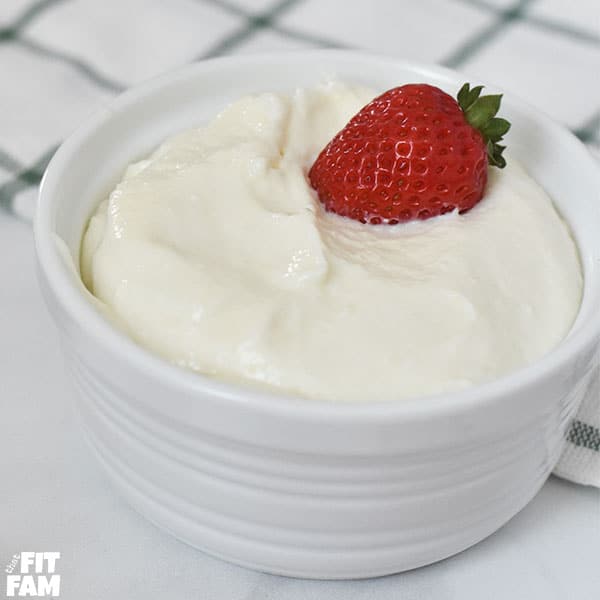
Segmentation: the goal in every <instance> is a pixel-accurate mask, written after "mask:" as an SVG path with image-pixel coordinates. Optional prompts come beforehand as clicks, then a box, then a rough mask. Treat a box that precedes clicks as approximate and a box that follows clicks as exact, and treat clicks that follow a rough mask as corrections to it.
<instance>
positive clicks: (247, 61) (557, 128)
mask: <svg viewBox="0 0 600 600" xmlns="http://www.w3.org/2000/svg"><path fill="white" fill-rule="evenodd" d="M325 55H326V56H327V58H328V59H329V60H336V59H337V60H361V61H364V60H365V59H366V60H373V61H376V62H377V63H378V64H381V63H386V62H387V63H389V64H390V65H393V66H394V67H396V68H397V67H402V68H405V69H407V70H411V71H413V72H414V73H415V74H419V75H421V76H423V77H435V78H436V79H438V80H439V79H443V80H445V81H447V82H449V83H454V82H455V81H456V80H458V79H461V75H460V73H459V72H457V71H454V70H452V69H448V68H446V67H442V66H437V65H433V64H425V63H419V62H415V61H410V60H402V59H397V58H393V57H390V56H385V55H378V54H375V53H371V52H366V51H355V50H312V51H300V52H286V53H281V54H260V53H257V54H250V55H243V56H224V57H217V58H211V59H208V60H204V61H199V62H196V63H192V64H189V65H186V66H184V67H181V68H178V69H175V70H173V71H170V72H167V73H164V74H162V75H159V76H157V77H154V78H152V79H149V80H147V81H145V82H143V83H141V84H139V85H135V86H133V87H132V88H130V89H129V90H127V91H125V92H124V93H122V94H119V95H118V96H116V97H115V98H114V99H113V100H112V101H111V102H109V103H107V104H106V105H105V106H104V107H103V108H101V109H100V110H98V111H97V112H96V113H95V114H93V115H92V116H91V117H90V118H88V119H87V120H86V121H85V122H84V123H83V124H82V125H81V126H80V127H78V128H77V129H76V130H75V131H74V132H73V133H72V134H71V135H70V136H69V137H68V138H67V139H66V140H65V141H64V142H63V143H62V144H61V145H60V147H59V149H58V150H57V152H56V153H55V154H54V156H53V158H52V160H51V161H50V163H49V164H48V166H47V168H46V171H45V173H44V176H43V178H42V181H41V184H40V188H39V194H38V200H37V206H36V213H35V218H34V239H35V251H36V259H37V265H38V273H39V276H40V277H43V278H44V279H45V282H46V283H47V285H48V287H49V288H50V289H51V291H52V294H53V295H54V298H55V299H56V301H57V302H58V304H59V305H60V307H61V308H62V309H63V310H64V311H65V312H66V313H67V314H68V315H69V316H70V318H72V319H73V320H74V321H75V322H76V323H77V325H78V326H79V327H80V328H81V330H82V331H83V332H85V333H87V334H88V335H90V336H91V337H93V338H94V339H95V340H96V341H97V342H98V343H100V344H101V345H102V346H103V347H104V349H106V350H108V351H109V352H111V353H112V354H114V355H116V356H118V357H119V359H120V360H121V361H123V362H124V363H127V364H131V365H132V366H133V367H135V368H136V369H137V370H138V371H140V372H143V373H144V374H145V375H146V376H148V377H149V378H150V379H158V380H160V381H162V382H163V383H166V384H168V385H169V386H171V387H172V388H178V389H179V390H180V391H185V392H186V393H191V394H200V395H204V394H210V395H211V396H213V397H216V398H218V399H219V400H222V401H226V402H230V403H232V404H234V405H235V404H243V405H244V406H245V407H247V408H254V409H256V410H259V411H262V412H267V413H272V414H279V415H287V416H292V417H293V416H294V415H301V416H303V417H306V418H309V419H312V418H315V419H320V420H323V419H325V420H343V421H356V420H362V419H365V418H371V419H374V420H378V421H381V420H389V419H390V418H418V419H421V418H424V417H427V416H431V415H432V414H435V415H437V416H440V415H451V414H456V413H459V412H463V411H468V410H470V409H472V408H474V407H476V406H479V407H483V406H485V405H487V404H488V403H493V402H495V401H496V400H497V399H499V398H506V397H507V395H512V394H514V393H515V392H517V391H519V392H523V391H524V390H528V389H530V388H531V387H533V386H534V385H535V384H536V383H537V382H538V381H539V380H541V379H543V378H545V377H548V376H550V375H552V374H555V373H557V372H558V371H559V370H560V369H561V367H563V366H564V365H565V363H567V362H568V361H569V359H571V358H573V357H574V356H577V355H579V354H580V353H581V352H582V351H585V350H589V349H591V348H592V347H594V346H597V344H598V339H599V338H600V311H598V312H597V313H596V314H595V315H594V316H593V318H590V323H589V324H588V325H587V326H586V327H584V328H581V327H580V328H579V330H578V331H577V332H575V333H572V332H570V333H569V334H568V335H567V337H566V338H564V339H563V340H562V341H561V342H560V343H559V344H558V345H557V346H556V347H555V348H553V349H552V350H551V351H550V352H548V353H547V354H545V355H544V356H542V357H540V358H538V359H537V360H535V361H534V362H532V363H531V364H529V365H525V366H523V367H520V368H518V369H516V370H514V371H511V372H509V373H507V374H505V375H502V376H500V377H497V378H495V379H493V380H491V381H489V382H484V383H480V384H476V385H473V386H470V387H469V388H466V389H464V390H460V391H454V392H446V393H437V394H432V395H424V396H416V397H414V398H407V399H398V400H391V399H388V400H376V401H356V402H348V401H342V400H337V401H336V400H322V399H310V398H304V397H302V396H301V395H296V394H292V393H289V392H285V391H278V390H277V389H270V388H262V387H254V386H252V385H248V386H245V385H244V384H243V383H237V382H231V381H225V380H219V379H215V378H212V377H210V376H207V375H204V374H202V373H198V372H193V371H190V370H187V369H184V368H182V367H178V366H176V365H174V364H171V363H169V362H168V361H167V360H166V359H163V358H161V357H160V356H158V355H156V354H154V353H152V352H151V351H149V350H146V349H145V348H143V347H142V346H140V345H138V344H137V343H135V342H134V341H133V340H132V339H131V338H129V337H128V336H127V335H126V334H125V333H123V332H121V331H120V330H118V329H117V328H116V327H115V326H114V325H112V324H111V323H110V322H109V320H108V319H106V317H104V316H103V315H102V314H100V312H99V311H98V310H97V309H96V308H95V307H94V306H93V304H92V302H90V300H89V299H88V298H86V297H85V294H84V293H82V290H81V289H79V286H78V285H77V282H76V281H75V280H74V279H73V275H72V273H69V270H68V269H67V268H66V265H65V261H64V258H63V256H62V253H61V251H60V249H59V248H58V245H57V243H56V237H57V236H56V234H55V233H54V218H53V207H54V205H55V204H56V203H57V202H58V201H59V199H58V198H57V194H56V193H55V191H56V188H57V184H58V182H59V180H60V178H61V175H62V173H63V172H64V171H65V169H66V168H68V167H69V166H70V165H71V164H72V161H73V160H74V159H75V160H76V155H77V151H78V149H79V148H80V147H81V146H82V145H84V144H85V143H86V141H87V138H88V137H91V136H93V134H94V131H95V130H96V129H97V128H99V127H100V126H101V125H102V124H103V123H105V122H106V121H108V120H110V118H111V116H112V114H113V112H116V111H117V110H118V109H121V108H124V107H126V106H127V105H128V104H129V103H131V102H133V101H139V100H140V99H142V98H144V97H149V96H152V94H153V93H155V92H157V91H159V90H160V89H161V88H162V87H164V86H166V85H172V84H175V83H176V82H177V81H178V80H187V79H188V78H193V77H196V76H197V75H198V74H201V73H203V72H205V71H206V70H207V69H208V70H210V69H219V68H221V67H222V66H223V65H226V64H231V63H238V65H241V66H246V67H250V66H256V65H258V64H263V65H264V64H265V62H268V63H279V62H285V63H286V64H288V65H289V63H290V62H293V61H298V60H301V61H303V62H304V61H309V60H319V59H322V58H323V57H324V56H325ZM488 87H489V88H491V89H495V86H493V85H490V86H488ZM510 97H511V102H512V103H513V104H515V105H516V106H517V107H518V109H519V110H520V111H521V112H522V113H523V114H524V115H526V116H529V115H531V116H535V118H536V119H537V120H538V121H541V122H542V123H543V125H544V127H546V128H548V129H551V130H553V132H554V134H556V135H561V136H562V137H563V138H564V139H567V138H570V144H571V146H572V147H574V148H576V147H577V146H578V147H579V152H580V153H581V157H580V158H581V159H582V160H584V161H588V164H590V165H593V167H594V169H595V171H594V172H595V173H596V174H597V177H596V178H597V179H598V183H599V188H600V167H598V165H596V164H595V162H594V158H593V157H592V155H591V154H590V153H589V152H588V150H587V148H585V146H584V145H583V143H582V142H580V140H578V139H577V138H576V137H575V136H574V135H573V134H572V133H571V132H570V131H568V130H567V129H566V128H564V127H562V126H561V125H559V124H557V123H556V122H554V121H553V120H552V119H551V118H550V117H548V116H546V115H545V114H544V113H543V112H542V111H540V110H539V109H537V108H534V107H533V106H532V105H530V104H528V103H527V102H524V101H522V100H520V99H519V98H516V97H515V96H514V95H513V94H510ZM565 136H566V137H565ZM77 275H79V273H77ZM584 291H585V281H584ZM578 314H579V313H578ZM577 320H578V317H576V321H577Z"/></svg>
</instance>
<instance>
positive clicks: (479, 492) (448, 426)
mask: <svg viewBox="0 0 600 600" xmlns="http://www.w3.org/2000/svg"><path fill="white" fill-rule="evenodd" d="M69 329H71V331H74V333H75V337H69V336H64V338H63V347H64V351H65V357H66V363H67V368H68V371H69V373H70V374H71V376H72V380H73V382H74V384H75V388H76V390H77V392H78V394H77V395H78V400H79V401H78V407H79V412H80V415H81V418H82V421H83V425H84V430H85V433H86V436H87V439H88V441H89V442H90V445H91V447H92V448H93V450H94V452H95V454H96V456H97V457H98V459H99V460H100V463H101V464H102V466H103V467H104V469H105V471H106V473H107V474H108V475H109V477H110V479H111V480H112V482H113V483H114V484H115V485H116V486H117V488H119V490H120V491H121V493H122V494H123V495H124V496H125V497H126V498H127V499H128V500H129V502H130V503H131V504H132V505H133V506H134V507H135V508H136V509H137V510H138V511H139V512H141V513H142V514H143V515H145V516H146V517H147V518H148V519H150V520H151V521H152V522H154V523H155V524H156V525H158V526H159V527H161V528H163V529H166V530H168V531H169V532H171V533H172V534H174V535H175V536H176V537H178V538H179V539H181V540H183V541H185V542H187V543H189V544H191V545H193V546H195V547H197V548H199V549H201V550H204V551H206V552H208V553H210V554H212V555H214V556H218V557H221V558H224V559H226V560H228V561H231V562H234V563H238V564H240V565H243V566H247V567H250V568H253V569H257V570H260V571H265V572H270V573H276V574H281V575H289V576H296V577H310V578H327V579H335V578H362V577H371V576H378V575H385V574H389V573H395V572H399V571H403V570H406V569H411V568H414V567H418V566H421V565H425V564H429V563H432V562H435V561H437V560H440V559H443V558H445V557H448V556H450V555H452V554H455V553H457V552H459V551H461V550H463V549H465V548H467V547H469V546H471V545H473V544H475V543H476V542H478V541H480V540H481V539H483V538H485V537H486V536H488V535H490V534H491V533H493V532H494V531H496V530H497V529H498V528H499V527H500V526H501V525H503V524H504V523H505V522H506V521H508V520H509V519H510V518H511V517H512V516H513V515H515V514H516V513H517V512H518V511H519V510H520V509H521V508H523V507H524V506H525V504H527V502H529V500H531V498H532V497H533V496H534V495H535V494H536V492H537V491H538V490H539V488H540V487H541V485H542V484H543V482H544V481H545V480H546V478H547V477H548V475H549V473H550V471H551V469H552V467H553V465H554V464H555V463H556V461H557V460H558V457H559V454H560V452H561V449H562V448H563V444H564V440H565V432H566V429H567V426H568V424H569V421H570V420H571V419H572V417H573V415H574V411H575V410H576V408H577V406H578V404H579V402H580V400H581V397H582V394H583V392H584V390H585V387H586V380H587V377H588V373H589V372H590V368H589V367H590V365H591V357H589V360H579V361H577V365H574V368H575V369H578V373H575V372H574V371H572V372H571V375H570V376H569V377H568V378H566V379H564V380H563V381H562V382H561V381H556V382H554V383H551V384H550V385H549V386H548V385H545V386H543V388H544V389H540V390H534V391H530V392H529V397H524V398H522V399H519V400H518V401H517V403H521V404H523V403H526V404H527V405H528V406H529V407H530V408H531V410H529V411H524V410H520V411H514V412H513V413H512V416H511V414H510V410H508V411H507V410H503V411H502V418H498V419H493V417H492V420H491V421H490V416H491V415H490V414H486V413H485V411H484V412H483V413H481V414H479V412H478V411H477V410H475V411H469V412H468V413H465V414H464V415H455V416H454V417H453V418H452V419H450V420H448V421H446V422H443V420H442V421H437V420H435V419H434V420H430V422H412V423H411V422H404V423H402V422H397V423H392V424H390V426H391V429H392V430H395V433H396V435H397V437H398V440H399V443H398V444H389V439H390V437H389V435H388V434H389V431H388V428H387V427H383V425H382V424H381V423H380V422H372V423H369V422H366V423H362V424H360V425H359V426H360V429H361V433H360V435H357V433H356V430H355V427H356V424H354V423H348V424H347V425H346V431H344V423H337V424H335V427H336V429H337V431H336V436H335V439H337V440H344V439H345V440H346V444H345V451H344V448H341V447H338V448H335V447H330V448H329V450H328V449H327V446H328V444H330V443H331V438H330V439H329V440H327V439H326V438H327V436H328V432H327V427H326V426H320V427H318V426H317V424H315V423H313V424H310V423H297V422H296V423H293V424H291V423H289V422H287V420H286V418H285V417H284V416H281V417H275V418H273V417H272V416H270V417H267V416H262V417H261V415H254V419H251V420H250V421H251V422H250V423H249V429H250V432H251V435H252V436H253V437H254V439H253V440H252V441H250V440H249V439H240V436H239V435H238V434H237V433H236V429H237V428H236V427H233V426H232V427H231V431H230V432H229V433H228V432H227V419H228V418H229V417H228V416H227V415H226V416H225V426H224V425H223V421H222V420H221V419H220V418H217V415H216V413H217V412H218V410H217V411H215V406H216V404H215V402H216V403H218V402H219V399H218V398H217V399H211V398H208V397H206V398H203V397H196V398H193V399H186V398H182V397H180V396H179V395H178V393H177V391H176V390H172V391H171V392H170V393H169V390H168V389H161V387H160V386H156V387H153V386H150V387H149V386H148V382H147V381H146V380H147V377H146V376H145V375H144V374H138V373H136V372H135V371H133V370H131V371H130V370H128V369H127V367H126V365H122V364H121V365H117V364H116V363H115V362H114V361H113V360H112V359H111V357H110V356H107V355H103V354H102V351H101V350H100V349H98V348H95V347H94V344H93V340H85V339H83V338H81V336H79V337H78V336H77V333H78V332H77V330H76V329H73V328H70V327H69V326H68V325H66V324H65V326H63V327H61V330H62V331H68V330H69ZM123 367H125V368H123ZM575 380H577V384H576V385H573V383H574V382H575ZM540 399H541V400H542V401H540ZM189 402H193V404H194V405H193V406H190V405H189ZM506 405H507V406H506V407H507V408H508V409H510V407H511V406H512V405H514V399H507V402H506ZM486 410H487V411H489V410H490V409H489V407H488V408H487V409H486ZM491 412H492V413H493V411H491ZM238 418H240V419H243V418H244V416H243V414H240V415H239V416H238ZM261 418H262V433H263V434H264V435H261ZM256 419H258V425H257V422H256ZM231 423H232V425H233V423H234V420H232V421H231ZM490 423H491V424H492V425H493V426H492V427H490ZM311 425H312V428H313V435H311V434H310V431H308V430H307V431H303V429H306V428H307V427H308V429H310V428H311ZM290 427H292V430H290V431H289V433H288V435H289V437H288V441H289V443H290V447H289V448H285V447H283V446H282V445H281V444H280V443H279V442H278V440H271V439H269V435H268V434H269V432H272V431H274V430H277V429H279V430H280V431H285V430H288V429H289V428H290ZM379 436H381V437H379ZM402 438H408V439H407V440H406V441H407V443H402ZM417 438H419V439H421V440H422V441H423V444H422V445H421V446H420V445H419V444H418V443H415V440H416V439H417ZM353 439H355V440H357V441H356V445H354V444H353V443H352V440H353ZM360 439H370V440H371V442H370V443H369V444H368V446H369V447H367V448H360V441H359V440H360ZM334 443H335V440H334ZM323 446H325V447H323Z"/></svg>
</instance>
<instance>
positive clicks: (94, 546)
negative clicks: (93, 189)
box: [0, 213, 600, 600]
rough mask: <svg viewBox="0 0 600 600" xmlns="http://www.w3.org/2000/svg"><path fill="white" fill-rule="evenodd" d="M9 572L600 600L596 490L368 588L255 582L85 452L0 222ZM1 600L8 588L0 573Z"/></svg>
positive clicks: (30, 290)
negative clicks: (174, 531)
mask: <svg viewBox="0 0 600 600" xmlns="http://www.w3.org/2000/svg"><path fill="white" fill-rule="evenodd" d="M0 248H1V250H2V259H1V260H0V281H1V282H2V285H1V287H0V411H1V412H0V566H1V567H4V565H5V564H6V563H8V562H9V560H10V557H11V556H12V555H13V554H14V553H17V552H20V551H27V550H32V551H60V552H61V553H62V556H61V559H60V561H59V562H58V564H57V567H58V568H57V572H58V573H60V575H61V577H62V580H61V586H62V590H61V596H60V597H61V598H64V599H67V600H100V599H102V600H104V599H109V598H110V599H111V600H121V599H126V600H138V599H139V600H141V599H144V600H147V599H154V598H157V599H158V598H161V599H162V598H169V599H170V600H179V599H186V600H187V599H202V600H213V599H214V600H238V599H239V600H242V599H256V600H263V599H265V600H267V599H277V600H313V599H338V598H339V599H340V600H358V599H361V600H362V599H365V600H366V599H371V598H376V599H381V600H387V599H389V600H392V599H394V600H397V599H402V600H413V599H415V600H416V599H419V600H420V599H428V598H435V599H436V600H446V599H460V600H470V599H474V600H475V599H477V600H480V599H483V598H485V599H486V600H507V599H510V600H521V599H522V600H537V599H538V598H539V599H543V600H566V599H570V598H574V599H577V600H597V599H598V598H599V597H600V569H598V566H599V557H600V491H599V490H597V489H592V488H585V487H581V486H575V485H572V484H569V483H566V482H564V481H561V480H559V479H556V478H551V479H550V480H549V481H548V482H547V483H546V485H545V486H544V488H543V489H542V491H541V492H540V494H539V495H538V496H537V497H536V498H535V499H534V500H533V502H531V504H530V505H529V506H527V507H526V508H525V510H523V511H522V512H521V513H520V514H519V515H518V516H517V517H515V518H514V519H513V520H512V521H511V522H510V523H509V524H508V525H506V526H505V527H504V528H503V529H501V530H500V531H499V532H497V533H496V534H495V535H493V536H491V537H490V538H488V539H487V540H485V541H484V542H482V543H480V544H479V545H477V546H476V547H474V548H471V549H470V550H467V551H466V552H463V553H462V554H460V555H458V556H455V557H453V558H450V559H448V560H445V561H443V562H441V563H438V564H436V565H433V566H430V567H425V568H422V569H417V570H415V571H411V572H408V573H403V574H400V575H395V576H390V577H384V578H380V579H373V580H365V581H353V582H352V581H348V582H345V581H342V582H319V581H303V580H294V579H286V578H282V577H275V576H270V575H264V574H260V573H255V572H252V571H248V570H246V569H242V568H239V567H235V566H232V565H229V564H227V563H224V562H222V561H220V560H217V559H213V558H210V557H208V556H206V555H204V554H202V553H201V552H199V551H197V550H194V549H192V548H190V547H188V546H185V545H184V544H182V543H180V542H178V541H177V540H175V539H172V538H171V537H170V536H168V535H167V534H165V533H163V532H161V531H159V530H157V529H156V528H155V527H154V526H153V525H151V524H149V523H148V522H146V521H145V520H144V519H143V518H142V517H140V516H138V515H137V514H136V513H135V512H134V511H133V510H132V509H130V508H129V507H128V506H127V505H126V504H125V503H124V502H123V501H122V500H121V498H120V497H119V496H117V495H116V493H115V492H114V491H113V489H112V488H111V487H110V486H109V484H108V482H107V481H106V480H105V478H104V476H103V474H102V473H101V472H100V470H99V469H98V468H97V465H96V463H95V461H94V459H93V457H92V456H91V454H90V453H89V451H88V449H87V446H86V445H85V443H84V441H83V439H82V437H81V434H80V431H79V427H78V422H77V417H76V413H75V410H74V404H73V402H72V400H73V397H72V394H71V390H70V389H69V384H68V381H67V378H66V376H65V373H64V371H63V366H62V360H61V356H60V353H59V345H58V339H57V336H56V333H55V331H54V328H53V325H52V324H51V322H50V320H49V317H48V315H47V313H46V310H45V307H44V306H43V304H42V300H41V298H40V294H39V291H38V288H37V284H36V282H35V277H34V261H33V242H32V232H31V229H30V227H29V225H26V224H22V223H19V222H16V221H15V220H14V219H12V218H10V217H8V216H7V215H4V214H2V213H0ZM0 582H1V583H0V598H4V597H5V589H4V585H5V576H4V573H3V572H2V571H0Z"/></svg>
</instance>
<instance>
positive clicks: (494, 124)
mask: <svg viewBox="0 0 600 600" xmlns="http://www.w3.org/2000/svg"><path fill="white" fill-rule="evenodd" d="M482 89H483V86H481V85H478V86H475V87H474V88H473V89H471V86H470V84H469V83H465V84H464V85H463V86H462V87H461V88H460V91H459V92H458V95H457V100H458V104H459V106H460V107H461V108H462V110H463V112H464V114H465V118H466V119H467V122H468V123H469V124H470V125H471V126H472V127H473V128H475V129H477V130H478V131H479V132H480V133H481V135H482V136H483V139H484V141H485V143H486V146H487V152H488V160H489V164H490V165H493V166H495V167H499V168H500V169H502V168H504V167H505V166H506V160H505V159H504V157H503V156H502V152H504V149H505V146H501V145H500V144H498V142H500V141H502V138H503V136H504V135H505V134H506V133H507V132H508V130H509V129H510V123H509V122H508V121H507V120H506V119H503V118H501V117H496V114H497V113H498V110H500V103H501V101H502V94H491V95H488V96H482V95H481V90H482Z"/></svg>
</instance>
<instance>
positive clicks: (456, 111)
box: [308, 83, 510, 225]
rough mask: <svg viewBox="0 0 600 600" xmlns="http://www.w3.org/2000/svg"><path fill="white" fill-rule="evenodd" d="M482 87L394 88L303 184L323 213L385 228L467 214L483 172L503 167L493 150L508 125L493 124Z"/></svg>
mask: <svg viewBox="0 0 600 600" xmlns="http://www.w3.org/2000/svg"><path fill="white" fill-rule="evenodd" d="M482 89H483V86H477V87H474V88H473V89H470V86H469V84H468V83H465V85H464V86H463V87H462V88H461V90H460V92H459V93H458V102H457V101H456V100H454V98H452V97H451V96H449V95H448V94H446V93H445V92H443V91H442V90H440V89H439V88H437V87H434V86H431V85H427V84H409V85H403V86H400V87H397V88H393V89H391V90H389V91H387V92H385V93H384V94H382V95H381V96H379V97H377V98H375V100H373V101H372V102H370V103H369V104H367V105H366V106H365V107H364V108H363V109H361V110H360V111H359V112H358V113H357V114H356V115H355V116H354V117H352V119H351V120H350V122H349V123H348V124H347V125H346V126H345V127H344V129H342V131H340V132H339V133H338V134H337V135H336V136H335V137H334V138H333V139H332V140H331V142H329V144H328V145H327V146H326V147H325V148H324V149H323V151H322V152H321V153H320V154H319V156H318V158H317V160H316V161H315V163H314V164H313V166H312V167H311V169H310V171H309V174H308V176H309V180H310V183H311V185H312V187H313V188H314V189H315V190H316V191H317V193H318V196H319V199H320V201H321V202H322V203H323V204H324V205H325V208H326V209H327V210H328V211H332V212H335V213H337V214H338V215H342V216H345V217H350V218H352V219H356V220H357V221H361V222H362V223H372V224H380V223H388V224H390V225H393V224H396V223H400V222H404V221H410V220H412V219H428V218H430V217H435V216H437V215H441V214H444V213H447V212H451V211H454V210H458V211H459V212H460V213H464V212H465V211H467V210H469V209H470V208H472V207H473V206H474V205H475V204H477V202H479V201H480V200H481V198H482V197H483V193H484V189H485V185H486V182H487V169H488V164H491V165H494V166H496V167H500V168H502V167H504V166H505V164H506V162H505V160H504V158H503V157H502V151H503V150H504V146H500V145H499V144H498V142H499V141H501V140H502V136H503V135H504V134H505V133H506V132H507V131H508V130H509V128H510V123H509V122H508V121H506V120H505V119H501V118H498V117H496V113H497V112H498V109H499V108H500V100H501V98H502V96H501V95H492V96H481V95H480V94H481V90H482Z"/></svg>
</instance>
